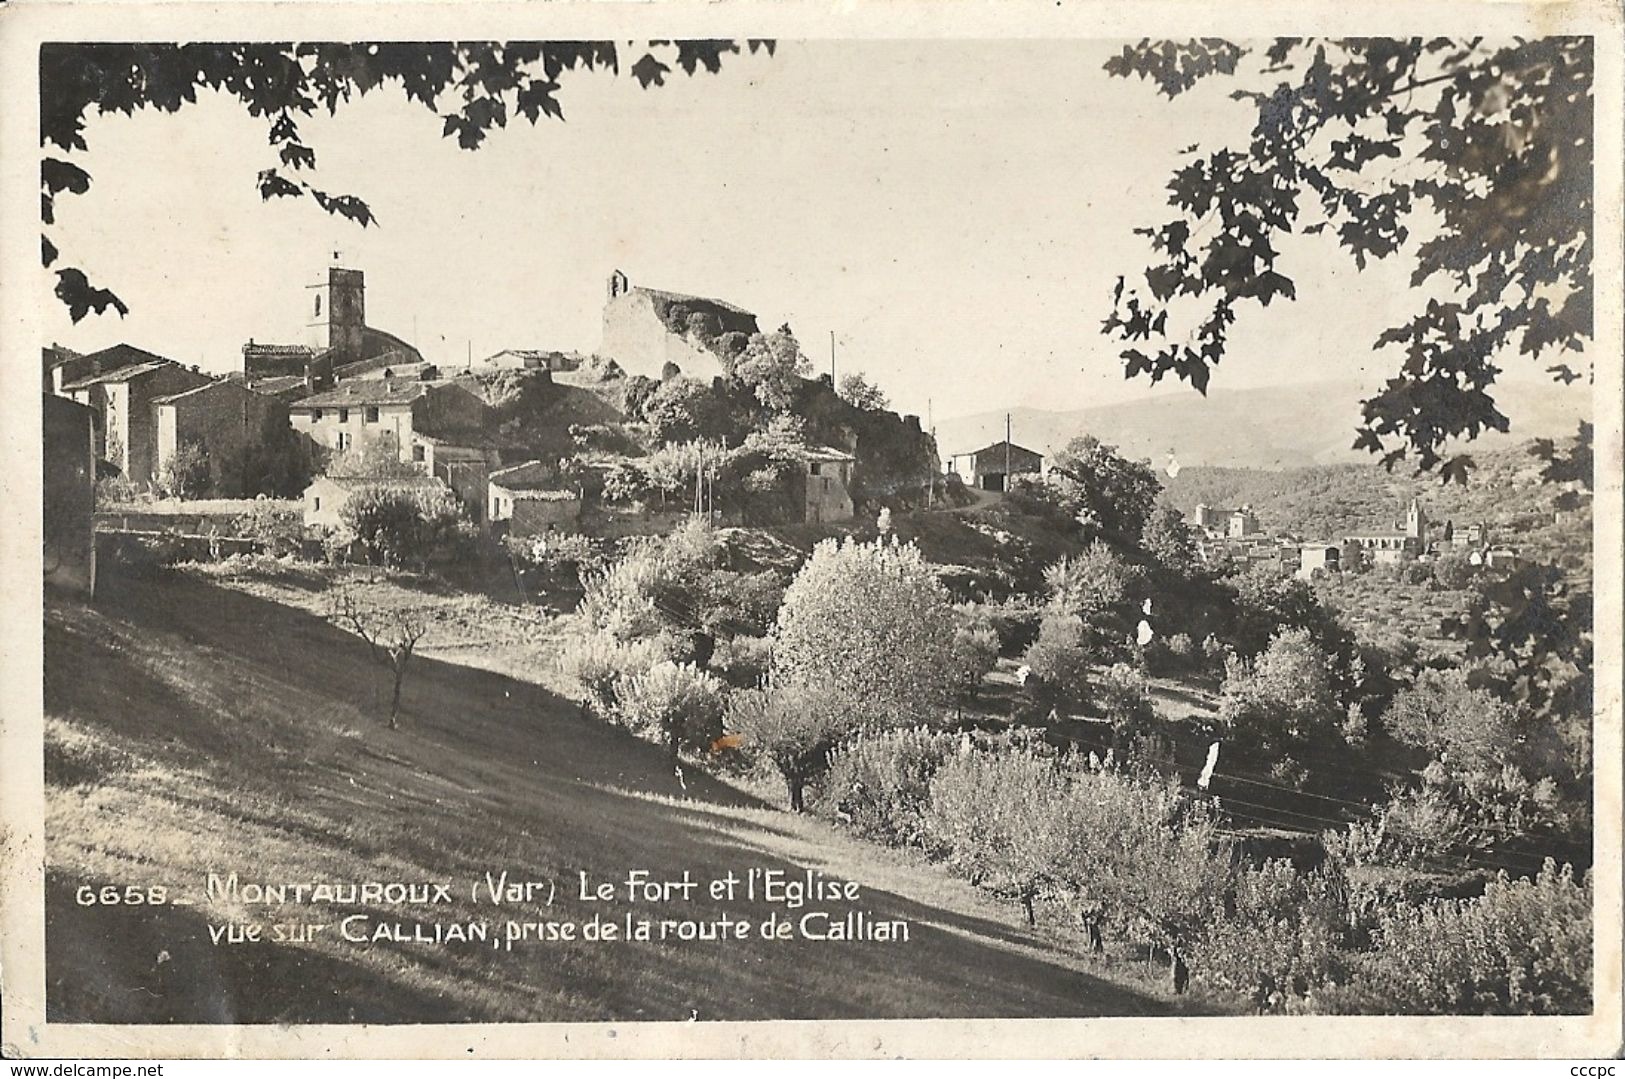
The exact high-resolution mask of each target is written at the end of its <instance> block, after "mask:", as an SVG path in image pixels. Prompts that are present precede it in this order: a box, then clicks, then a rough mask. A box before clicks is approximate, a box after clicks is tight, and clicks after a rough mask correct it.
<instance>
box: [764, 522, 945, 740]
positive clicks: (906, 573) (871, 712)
mask: <svg viewBox="0 0 1625 1079" xmlns="http://www.w3.org/2000/svg"><path fill="white" fill-rule="evenodd" d="M953 634H954V623H953V610H952V608H951V607H950V606H949V604H948V594H947V592H946V591H945V590H944V589H943V587H942V585H941V584H940V583H939V582H938V581H937V579H936V576H935V574H933V573H932V571H931V568H930V566H929V565H927V563H926V562H925V560H924V558H922V557H921V555H920V552H919V550H918V549H917V548H915V547H914V546H913V545H912V544H909V545H903V544H898V543H896V542H891V543H886V542H881V541H878V540H877V541H875V542H873V543H857V542H854V541H851V540H848V541H846V542H844V543H837V542H836V541H834V540H826V541H824V542H823V543H820V544H819V545H818V546H817V547H815V548H814V549H813V553H812V557H811V558H809V559H808V560H807V562H806V564H805V565H803V566H802V567H801V570H800V572H799V573H797V574H796V577H795V580H794V581H792V582H791V584H790V587H789V588H788V589H786V591H785V593H784V604H783V606H782V607H780V609H779V615H778V622H777V625H776V626H775V628H774V634H773V642H774V643H773V670H774V677H775V679H777V680H778V681H780V682H781V683H783V684H792V683H795V684H802V685H817V686H826V685H827V686H840V687H842V690H843V692H844V693H845V694H846V697H847V699H848V701H849V703H850V705H851V707H852V708H853V709H854V712H855V718H856V720H857V722H856V724H855V726H857V727H860V728H861V727H904V726H913V725H916V724H920V723H932V722H940V721H941V719H942V714H943V709H944V708H945V707H946V706H947V704H948V702H949V701H950V700H951V699H952V695H953V691H954V688H955V677H954V668H953Z"/></svg>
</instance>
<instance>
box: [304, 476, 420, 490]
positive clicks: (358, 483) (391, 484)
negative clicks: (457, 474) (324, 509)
mask: <svg viewBox="0 0 1625 1079" xmlns="http://www.w3.org/2000/svg"><path fill="white" fill-rule="evenodd" d="M323 480H325V481H327V482H328V483H331V484H333V485H335V486H338V487H342V488H344V489H345V490H346V491H359V490H361V489H362V488H364V487H386V488H418V487H444V486H445V483H444V482H442V481H441V480H440V479H439V478H437V477H435V476H317V477H316V478H315V479H314V480H311V483H312V484H316V483H321V482H322V481H323Z"/></svg>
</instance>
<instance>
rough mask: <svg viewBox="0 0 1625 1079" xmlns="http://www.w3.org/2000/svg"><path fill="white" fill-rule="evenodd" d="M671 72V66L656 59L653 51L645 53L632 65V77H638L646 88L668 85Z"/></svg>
mask: <svg viewBox="0 0 1625 1079" xmlns="http://www.w3.org/2000/svg"><path fill="white" fill-rule="evenodd" d="M670 73H671V68H669V67H667V66H666V65H665V64H663V63H661V62H660V61H659V60H656V59H655V54H654V53H652V52H646V53H644V54H643V56H642V57H641V58H640V59H639V60H638V62H637V63H635V64H633V65H632V77H633V78H634V79H637V80H638V82H639V83H640V84H641V85H642V86H643V88H644V89H645V90H647V89H648V88H649V87H651V86H664V85H666V76H667V75H668V74H670Z"/></svg>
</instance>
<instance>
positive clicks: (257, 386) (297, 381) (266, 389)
mask: <svg viewBox="0 0 1625 1079" xmlns="http://www.w3.org/2000/svg"><path fill="white" fill-rule="evenodd" d="M304 384H305V376H304V375H269V376H267V377H265V378H256V379H254V380H253V381H251V382H249V383H248V384H247V385H248V388H249V389H251V390H253V391H255V392H256V393H268V394H273V395H274V394H278V393H282V392H284V391H286V390H291V389H293V388H295V387H296V386H303V385H304Z"/></svg>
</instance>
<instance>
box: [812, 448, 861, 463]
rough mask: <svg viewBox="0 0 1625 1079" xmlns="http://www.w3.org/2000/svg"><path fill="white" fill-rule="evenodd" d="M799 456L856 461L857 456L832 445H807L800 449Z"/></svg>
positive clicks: (816, 459) (821, 459)
mask: <svg viewBox="0 0 1625 1079" xmlns="http://www.w3.org/2000/svg"><path fill="white" fill-rule="evenodd" d="M801 456H802V457H804V458H806V459H807V460H809V461H856V460H857V458H856V457H854V456H852V455H851V454H850V453H847V452H846V451H845V450H838V449H836V448H835V447H834V446H807V447H805V448H804V449H802V451H801Z"/></svg>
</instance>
